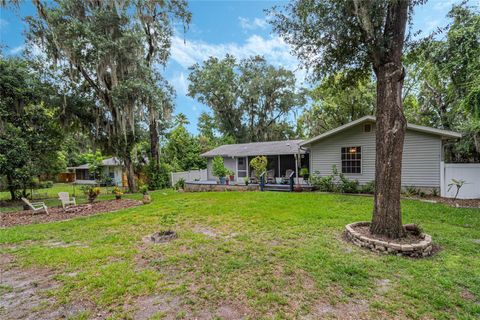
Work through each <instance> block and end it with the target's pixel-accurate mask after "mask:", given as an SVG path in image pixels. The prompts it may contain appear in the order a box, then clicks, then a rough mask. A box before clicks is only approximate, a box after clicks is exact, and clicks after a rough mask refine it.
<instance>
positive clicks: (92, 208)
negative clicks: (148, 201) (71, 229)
mask: <svg viewBox="0 0 480 320" xmlns="http://www.w3.org/2000/svg"><path fill="white" fill-rule="evenodd" d="M141 204H142V202H141V201H138V200H131V199H122V200H109V201H99V202H94V203H93V204H81V205H77V206H70V207H69V208H67V211H64V210H63V208H62V207H57V208H53V207H52V208H48V213H49V214H46V213H37V214H35V215H34V214H32V211H30V210H26V211H16V212H4V213H0V227H12V226H17V225H25V224H33V223H45V222H52V221H61V220H68V219H72V218H76V217H85V216H91V215H94V214H97V213H102V212H111V211H117V210H121V209H126V208H130V207H134V206H138V205H141Z"/></svg>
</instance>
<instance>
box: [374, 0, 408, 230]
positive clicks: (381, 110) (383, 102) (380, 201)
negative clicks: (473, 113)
mask: <svg viewBox="0 0 480 320" xmlns="http://www.w3.org/2000/svg"><path fill="white" fill-rule="evenodd" d="M408 7H409V1H406V0H399V1H392V2H390V3H389V5H388V8H387V16H386V19H385V28H384V32H383V35H382V37H381V41H377V42H376V43H378V44H380V45H379V46H378V47H377V48H376V49H377V50H374V51H373V56H374V57H372V61H374V71H375V74H376V76H377V109H376V131H375V136H376V141H375V142H376V158H375V198H374V209H373V217H372V223H371V226H370V231H371V232H372V233H373V234H378V235H384V236H386V237H388V238H391V239H395V238H401V237H403V236H405V230H404V228H403V226H402V212H401V207H400V192H401V186H402V179H401V177H402V155H403V141H404V138H405V131H406V128H407V122H406V120H405V115H404V113H403V102H402V89H403V80H404V77H405V70H404V68H403V65H402V54H403V45H404V42H405V30H406V26H407V19H408ZM377 40H378V39H377Z"/></svg>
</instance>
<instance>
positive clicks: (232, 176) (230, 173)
mask: <svg viewBox="0 0 480 320" xmlns="http://www.w3.org/2000/svg"><path fill="white" fill-rule="evenodd" d="M228 175H229V177H230V181H233V180H235V173H234V172H233V171H232V170H229V171H228Z"/></svg>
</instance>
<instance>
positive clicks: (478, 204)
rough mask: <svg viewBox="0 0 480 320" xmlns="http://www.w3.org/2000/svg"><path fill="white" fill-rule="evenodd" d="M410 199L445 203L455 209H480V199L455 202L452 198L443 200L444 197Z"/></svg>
mask: <svg viewBox="0 0 480 320" xmlns="http://www.w3.org/2000/svg"><path fill="white" fill-rule="evenodd" d="M410 198H411V199H416V200H420V201H426V202H434V203H443V204H446V205H448V206H451V207H455V208H480V199H457V200H453V199H452V198H442V197H434V196H425V197H410Z"/></svg>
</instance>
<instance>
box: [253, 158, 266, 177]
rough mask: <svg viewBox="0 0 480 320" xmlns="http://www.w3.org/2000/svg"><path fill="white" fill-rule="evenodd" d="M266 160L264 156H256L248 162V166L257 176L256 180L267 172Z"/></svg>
mask: <svg viewBox="0 0 480 320" xmlns="http://www.w3.org/2000/svg"><path fill="white" fill-rule="evenodd" d="M267 165H268V160H267V157H265V156H258V157H255V158H253V159H252V160H250V166H251V167H252V169H253V170H255V173H256V175H257V178H260V175H261V174H262V173H263V172H265V171H266V170H267Z"/></svg>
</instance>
